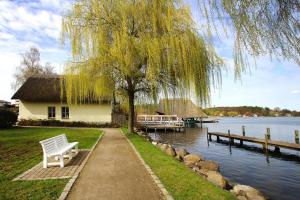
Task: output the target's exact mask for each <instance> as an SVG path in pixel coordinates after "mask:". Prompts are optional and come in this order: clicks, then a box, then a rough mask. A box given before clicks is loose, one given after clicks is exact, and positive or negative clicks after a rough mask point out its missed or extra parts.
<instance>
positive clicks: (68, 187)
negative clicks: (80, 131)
mask: <svg viewBox="0 0 300 200" xmlns="http://www.w3.org/2000/svg"><path fill="white" fill-rule="evenodd" d="M104 134H105V132H104V131H102V134H101V135H100V136H99V138H98V139H97V141H96V143H95V144H94V146H93V147H92V148H91V150H90V152H89V154H88V155H87V157H86V158H85V159H84V161H83V164H82V165H81V166H80V168H79V169H78V170H77V172H76V173H75V174H74V175H73V177H72V178H71V179H70V180H69V182H68V183H67V184H66V186H65V188H64V190H63V191H62V193H61V194H60V197H59V198H58V200H65V199H66V198H67V196H68V194H69V192H70V190H71V189H72V186H73V185H74V183H75V181H76V179H77V178H78V176H79V174H80V172H81V171H82V169H83V167H84V166H85V165H86V163H87V161H88V159H89V157H90V155H91V154H92V152H93V151H94V149H95V148H96V146H97V144H98V143H99V141H100V140H101V138H102V137H103V135H104Z"/></svg>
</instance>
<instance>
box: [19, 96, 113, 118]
mask: <svg viewBox="0 0 300 200" xmlns="http://www.w3.org/2000/svg"><path fill="white" fill-rule="evenodd" d="M49 106H54V107H55V112H56V116H55V120H60V121H70V122H72V121H82V122H90V123H91V122H97V123H110V122H111V111H112V107H111V105H110V104H83V105H67V104H60V103H38V102H24V101H20V103H19V120H21V119H32V120H37V119H48V107H49ZM63 106H68V107H69V119H62V116H61V107H63Z"/></svg>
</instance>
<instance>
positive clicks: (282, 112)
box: [204, 106, 300, 117]
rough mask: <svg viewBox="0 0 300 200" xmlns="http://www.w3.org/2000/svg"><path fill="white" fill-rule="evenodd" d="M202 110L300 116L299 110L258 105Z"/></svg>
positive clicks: (225, 113) (248, 114)
mask: <svg viewBox="0 0 300 200" xmlns="http://www.w3.org/2000/svg"><path fill="white" fill-rule="evenodd" d="M204 112H205V113H206V114H207V115H209V116H230V117H234V116H239V115H240V116H243V115H245V116H253V115H257V116H289V115H291V116H295V117H298V116H300V112H297V111H291V110H288V109H282V110H280V109H279V110H276V109H274V110H272V109H270V108H268V107H265V108H263V107H258V106H238V107H215V108H207V109H204Z"/></svg>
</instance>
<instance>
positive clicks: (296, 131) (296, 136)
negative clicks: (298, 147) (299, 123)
mask: <svg viewBox="0 0 300 200" xmlns="http://www.w3.org/2000/svg"><path fill="white" fill-rule="evenodd" d="M295 143H296V144H299V130H295Z"/></svg>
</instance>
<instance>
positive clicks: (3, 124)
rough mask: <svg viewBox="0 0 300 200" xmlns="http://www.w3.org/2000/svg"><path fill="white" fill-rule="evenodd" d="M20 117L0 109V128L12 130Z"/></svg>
mask: <svg viewBox="0 0 300 200" xmlns="http://www.w3.org/2000/svg"><path fill="white" fill-rule="evenodd" d="M17 119H18V116H17V114H16V113H15V112H13V111H9V110H6V109H0V128H10V127H12V126H13V125H15V124H16V122H17Z"/></svg>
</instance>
